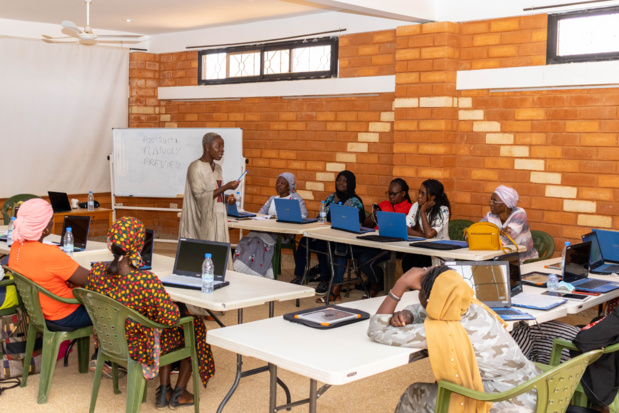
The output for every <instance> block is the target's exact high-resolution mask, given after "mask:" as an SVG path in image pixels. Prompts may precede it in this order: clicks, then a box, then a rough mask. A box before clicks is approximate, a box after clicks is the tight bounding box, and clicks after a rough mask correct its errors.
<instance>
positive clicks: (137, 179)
mask: <svg viewBox="0 0 619 413" xmlns="http://www.w3.org/2000/svg"><path fill="white" fill-rule="evenodd" d="M207 132H215V133H217V134H219V135H221V137H222V138H223V139H224V149H225V152H224V156H223V158H222V159H221V161H218V162H217V163H219V164H220V165H221V166H222V171H223V178H224V183H226V182H229V181H234V180H236V179H238V177H239V176H241V174H242V173H243V171H244V166H245V158H244V157H243V130H242V129H240V128H143V129H142V128H129V129H113V130H112V135H113V138H114V139H113V140H114V142H113V145H114V152H113V166H112V174H113V193H114V195H115V196H135V197H154V198H173V197H180V196H183V193H184V192H185V180H186V178H187V168H188V167H189V164H190V163H192V162H193V161H195V160H196V159H198V158H200V157H201V156H202V152H203V150H202V137H203V136H204V134H206V133H207ZM242 189H243V188H240V187H239V189H238V190H239V191H242Z"/></svg>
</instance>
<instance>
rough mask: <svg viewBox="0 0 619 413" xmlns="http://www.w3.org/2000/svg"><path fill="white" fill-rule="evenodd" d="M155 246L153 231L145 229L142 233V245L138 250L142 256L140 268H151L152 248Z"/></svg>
mask: <svg viewBox="0 0 619 413" xmlns="http://www.w3.org/2000/svg"><path fill="white" fill-rule="evenodd" d="M154 247H155V231H154V230H152V229H147V230H146V233H145V234H144V246H143V247H142V251H141V252H140V256H141V257H142V261H143V262H142V265H141V266H140V269H141V270H150V269H152V268H153V249H154Z"/></svg>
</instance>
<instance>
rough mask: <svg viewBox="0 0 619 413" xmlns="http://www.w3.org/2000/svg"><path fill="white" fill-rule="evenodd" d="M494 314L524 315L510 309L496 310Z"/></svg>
mask: <svg viewBox="0 0 619 413" xmlns="http://www.w3.org/2000/svg"><path fill="white" fill-rule="evenodd" d="M494 312H495V313H497V314H498V315H522V312H520V311H517V310H511V309H509V308H506V309H504V310H501V309H494Z"/></svg>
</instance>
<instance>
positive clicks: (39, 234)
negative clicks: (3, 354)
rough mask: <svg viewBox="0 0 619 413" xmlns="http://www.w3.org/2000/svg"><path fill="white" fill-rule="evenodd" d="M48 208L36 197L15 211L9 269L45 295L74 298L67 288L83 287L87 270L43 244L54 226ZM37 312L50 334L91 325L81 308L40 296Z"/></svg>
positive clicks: (52, 212) (51, 211)
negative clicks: (29, 280)
mask: <svg viewBox="0 0 619 413" xmlns="http://www.w3.org/2000/svg"><path fill="white" fill-rule="evenodd" d="M53 218H54V211H53V210H52V206H51V205H50V204H49V203H48V202H47V201H45V200H43V199H40V198H33V199H29V200H28V201H26V202H24V203H23V205H22V206H21V207H20V208H19V211H18V213H17V218H16V219H15V229H14V230H13V241H14V242H13V245H12V246H11V253H10V255H9V267H10V268H11V269H13V270H15V271H17V272H18V273H20V274H22V275H23V276H24V277H26V278H29V279H31V280H32V281H34V282H35V283H37V284H38V285H40V286H41V287H43V288H45V289H46V290H48V291H49V292H51V293H53V294H56V295H57V296H59V297H63V298H74V297H73V293H72V292H71V289H72V288H73V287H83V286H84V285H85V284H86V279H87V278H88V270H87V269H86V268H84V267H81V266H80V265H79V264H78V263H77V262H75V261H73V259H72V258H71V257H69V256H68V255H67V254H65V253H64V252H63V251H62V250H61V249H60V248H58V246H56V245H50V244H44V243H43V239H44V238H45V237H46V236H48V235H49V234H51V232H52V228H53V225H54V221H53ZM39 299H40V301H41V309H42V310H43V316H44V317H45V323H46V324H47V328H49V329H50V330H51V331H73V330H77V329H78V328H82V327H86V326H89V325H92V322H91V321H90V317H89V316H88V313H87V312H86V309H85V308H84V306H83V305H79V304H64V303H61V302H59V301H56V300H54V299H52V298H50V297H47V296H45V295H43V294H40V297H39Z"/></svg>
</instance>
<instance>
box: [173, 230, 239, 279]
mask: <svg viewBox="0 0 619 413" xmlns="http://www.w3.org/2000/svg"><path fill="white" fill-rule="evenodd" d="M207 252H210V253H211V254H212V257H211V259H212V260H213V264H214V266H215V281H224V279H225V274H226V268H227V266H228V256H229V255H230V244H228V243H224V242H214V241H203V240H198V239H191V238H180V239H179V240H178V248H177V250H176V260H175V261H174V274H177V275H188V276H192V277H195V276H200V274H202V263H203V262H204V254H206V253H207Z"/></svg>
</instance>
